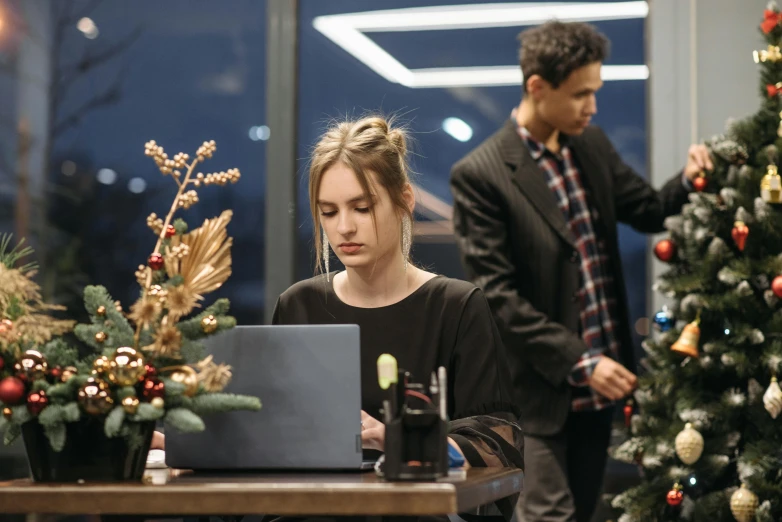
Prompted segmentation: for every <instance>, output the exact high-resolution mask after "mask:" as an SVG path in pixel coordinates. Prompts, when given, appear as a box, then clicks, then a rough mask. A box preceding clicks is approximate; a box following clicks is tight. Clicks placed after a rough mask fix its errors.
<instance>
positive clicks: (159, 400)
mask: <svg viewBox="0 0 782 522" xmlns="http://www.w3.org/2000/svg"><path fill="white" fill-rule="evenodd" d="M149 403H150V404H151V405H152V406H154V407H155V408H157V409H159V410H162V409H163V407H164V406H165V405H166V403H165V401H164V400H163V397H154V398H153V399H152V400H151V401H149Z"/></svg>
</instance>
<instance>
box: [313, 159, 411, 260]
mask: <svg viewBox="0 0 782 522" xmlns="http://www.w3.org/2000/svg"><path fill="white" fill-rule="evenodd" d="M370 178H371V179H370V193H369V194H365V193H364V191H363V189H362V188H361V184H360V183H359V181H358V178H357V177H356V174H355V173H354V172H353V170H352V169H350V168H349V167H347V166H345V165H344V164H342V163H337V164H335V165H334V166H332V167H331V168H329V169H328V170H326V172H324V173H323V176H322V178H321V181H320V187H319V189H318V201H317V203H318V210H319V212H320V223H321V226H322V227H323V230H325V231H326V236H328V239H329V243H330V244H331V248H332V249H333V250H334V252H335V253H336V254H337V257H338V258H339V260H340V261H341V262H342V264H343V265H345V267H347V268H361V267H366V266H373V265H375V264H376V263H378V262H380V261H382V260H386V259H389V256H393V255H400V256H401V255H402V251H401V246H400V245H401V220H400V217H399V211H398V209H397V208H396V207H395V206H394V204H393V203H392V201H391V198H390V197H389V195H388V191H387V190H386V189H385V188H384V187H382V186H381V185H380V184H379V183H377V182H376V178H375V175H374V174H372V173H371V174H370ZM406 190H407V189H406ZM410 194H411V195H412V191H410ZM372 212H374V215H375V223H376V225H377V234H376V233H375V223H373V221H372Z"/></svg>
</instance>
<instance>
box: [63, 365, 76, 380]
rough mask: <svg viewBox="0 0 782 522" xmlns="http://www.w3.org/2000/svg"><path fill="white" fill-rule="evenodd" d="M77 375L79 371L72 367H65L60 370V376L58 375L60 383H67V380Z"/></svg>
mask: <svg viewBox="0 0 782 522" xmlns="http://www.w3.org/2000/svg"><path fill="white" fill-rule="evenodd" d="M77 373H79V370H77V369H76V368H75V367H73V366H66V367H65V368H63V370H62V375H60V381H61V382H68V379H70V378H71V377H73V376H74V375H76V374H77Z"/></svg>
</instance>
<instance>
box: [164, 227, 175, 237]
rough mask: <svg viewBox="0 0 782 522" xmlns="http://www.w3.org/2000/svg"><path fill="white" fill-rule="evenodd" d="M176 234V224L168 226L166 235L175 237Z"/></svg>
mask: <svg viewBox="0 0 782 522" xmlns="http://www.w3.org/2000/svg"><path fill="white" fill-rule="evenodd" d="M175 235H176V229H175V228H174V225H168V226H167V227H166V237H174V236H175Z"/></svg>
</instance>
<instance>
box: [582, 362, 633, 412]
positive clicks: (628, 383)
mask: <svg viewBox="0 0 782 522" xmlns="http://www.w3.org/2000/svg"><path fill="white" fill-rule="evenodd" d="M637 384H638V379H637V378H636V376H635V375H633V373H632V372H630V371H629V370H628V369H627V368H625V367H624V366H622V365H621V364H619V363H618V362H616V361H614V360H613V359H611V358H610V357H605V356H603V357H601V358H600V361H599V362H598V363H597V366H595V370H594V371H593V372H592V378H591V379H590V380H589V386H590V387H591V388H592V389H593V390H595V391H596V392H597V393H599V394H600V395H602V396H603V397H606V398H607V399H611V400H612V401H617V400H619V399H623V398H624V397H627V396H628V395H630V393H632V391H633V390H634V389H635V386H636V385H637Z"/></svg>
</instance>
